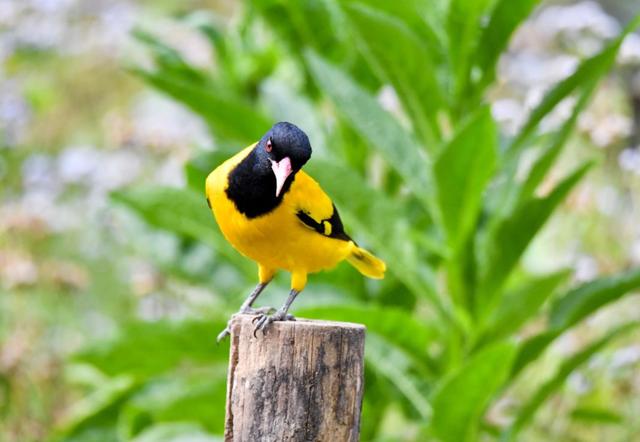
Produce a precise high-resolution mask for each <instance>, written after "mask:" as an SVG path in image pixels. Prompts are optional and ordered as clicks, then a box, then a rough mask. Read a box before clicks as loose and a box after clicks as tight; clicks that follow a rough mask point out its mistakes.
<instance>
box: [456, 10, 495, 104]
mask: <svg viewBox="0 0 640 442" xmlns="http://www.w3.org/2000/svg"><path fill="white" fill-rule="evenodd" d="M490 3H491V0H451V1H450V2H449V13H448V17H447V35H448V38H449V54H450V60H451V70H452V72H453V78H454V89H453V96H454V100H455V101H456V102H458V101H461V100H464V99H465V97H464V95H463V94H464V93H465V90H466V88H467V86H468V84H469V81H470V79H471V78H470V76H471V60H472V56H473V51H474V50H476V45H477V43H478V37H479V33H480V24H481V18H482V16H483V15H484V13H485V11H486V9H487V7H488V6H489V5H490Z"/></svg>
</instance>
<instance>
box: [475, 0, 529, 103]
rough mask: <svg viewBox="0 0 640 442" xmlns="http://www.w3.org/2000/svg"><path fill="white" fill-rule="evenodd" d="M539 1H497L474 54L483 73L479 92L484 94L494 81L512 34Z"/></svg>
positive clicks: (478, 87)
mask: <svg viewBox="0 0 640 442" xmlns="http://www.w3.org/2000/svg"><path fill="white" fill-rule="evenodd" d="M539 1H540V0H518V1H513V0H498V1H497V3H496V5H495V6H494V8H493V10H492V12H491V18H490V19H489V24H488V25H487V26H486V27H485V28H484V29H483V31H482V35H481V36H480V42H479V43H478V46H477V49H476V51H475V54H474V56H475V64H476V65H477V67H478V68H480V70H481V71H482V77H481V79H480V81H479V82H478V84H477V85H476V88H477V92H482V91H483V90H484V88H485V87H486V86H487V85H488V84H489V83H491V82H492V81H493V80H494V78H495V70H496V65H497V64H498V59H499V58H500V55H501V54H502V53H503V52H504V51H505V49H506V48H507V46H508V44H509V40H510V38H511V34H512V33H513V31H515V29H516V28H517V27H518V25H519V24H520V23H522V22H523V21H524V20H525V19H526V18H527V17H528V16H529V14H530V13H531V11H532V10H533V8H534V7H535V6H536V5H537V4H538V3H539Z"/></svg>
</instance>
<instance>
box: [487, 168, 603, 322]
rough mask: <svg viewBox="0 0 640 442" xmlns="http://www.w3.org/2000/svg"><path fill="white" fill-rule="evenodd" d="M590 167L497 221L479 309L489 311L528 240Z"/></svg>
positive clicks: (490, 240) (571, 175)
mask: <svg viewBox="0 0 640 442" xmlns="http://www.w3.org/2000/svg"><path fill="white" fill-rule="evenodd" d="M590 167H591V163H587V164H585V165H583V166H582V167H579V168H578V169H577V170H576V171H574V172H573V173H571V174H570V175H569V176H568V177H566V178H565V179H564V180H562V181H561V182H560V183H559V184H558V185H557V186H556V187H555V188H554V189H553V190H552V191H551V192H550V193H549V194H548V195H547V196H546V197H544V198H531V199H530V200H529V201H527V202H526V203H524V204H522V205H520V206H519V207H518V208H516V210H515V211H514V213H513V214H512V216H510V217H509V218H506V219H504V220H503V221H502V222H500V223H499V224H498V225H497V227H496V228H495V231H493V232H491V233H490V239H489V242H488V244H487V250H486V254H487V256H486V257H484V258H485V261H484V262H486V263H487V264H486V267H485V268H486V271H485V272H484V274H483V277H482V282H481V291H480V293H481V294H482V299H484V301H483V302H482V306H483V307H484V310H485V312H488V311H491V310H492V309H493V308H494V307H495V306H494V300H495V299H497V294H498V293H499V290H500V288H501V287H502V285H503V284H504V282H505V281H506V279H507V277H508V276H509V275H510V274H511V271H512V270H513V268H514V267H515V265H516V264H517V262H518V260H519V259H520V257H521V256H522V254H523V253H524V251H525V250H526V248H527V246H528V245H529V243H530V242H531V240H532V239H533V238H534V237H535V235H536V234H537V232H538V231H539V230H540V228H542V226H543V225H544V224H545V222H546V221H547V219H549V217H550V216H551V214H552V213H553V211H554V210H555V209H556V208H557V207H558V205H559V204H560V203H561V202H562V201H563V200H564V198H565V197H566V196H567V194H568V193H569V192H570V191H571V189H573V187H574V186H575V185H576V184H577V183H578V182H579V181H580V179H581V178H582V177H583V176H584V174H585V173H586V172H587V171H588V170H589V168H590Z"/></svg>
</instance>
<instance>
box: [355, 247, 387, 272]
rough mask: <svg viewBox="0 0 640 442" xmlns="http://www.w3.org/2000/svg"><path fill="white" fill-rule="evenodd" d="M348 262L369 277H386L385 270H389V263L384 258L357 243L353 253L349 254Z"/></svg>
mask: <svg viewBox="0 0 640 442" xmlns="http://www.w3.org/2000/svg"><path fill="white" fill-rule="evenodd" d="M347 262H349V264H351V265H352V266H354V267H355V268H356V269H358V271H359V272H360V273H362V274H363V275H364V276H368V277H369V278H374V279H382V278H384V272H385V270H387V265H386V264H385V263H384V261H383V260H381V259H380V258H377V257H375V256H373V254H372V253H370V252H368V251H366V250H365V249H362V248H360V247H358V246H356V245H355V244H354V247H353V250H352V251H351V254H350V255H349V256H347Z"/></svg>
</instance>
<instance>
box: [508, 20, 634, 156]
mask: <svg viewBox="0 0 640 442" xmlns="http://www.w3.org/2000/svg"><path fill="white" fill-rule="evenodd" d="M638 26H640V15H639V16H636V17H635V18H634V19H633V20H632V21H631V22H630V23H629V24H628V25H627V27H626V28H625V30H624V31H623V32H622V33H621V34H620V35H619V36H618V37H616V38H615V39H613V40H612V41H611V42H610V43H609V44H608V45H607V46H605V48H604V49H603V50H602V51H600V52H599V53H598V54H596V55H594V56H593V57H591V58H588V59H586V60H584V61H583V62H582V63H581V64H580V65H579V66H578V68H577V69H576V71H575V72H574V73H573V74H572V75H570V76H569V77H567V78H566V79H564V80H562V81H561V82H559V83H558V84H556V85H555V86H554V87H553V88H552V89H551V90H550V91H549V92H548V93H547V94H546V95H545V97H544V98H543V100H542V102H541V103H540V104H539V105H538V106H537V107H536V108H535V109H534V110H533V111H532V112H531V115H530V116H529V119H528V120H527V122H526V123H525V125H524V126H523V128H522V130H521V131H520V133H519V134H518V136H517V137H516V138H515V139H514V140H513V142H512V143H511V145H510V146H509V147H508V149H507V152H506V155H507V158H508V159H510V158H513V157H514V156H516V155H518V154H519V152H520V151H521V150H522V148H523V146H524V144H525V142H526V141H527V140H528V139H529V137H530V136H531V135H532V134H533V132H534V131H535V129H536V128H537V127H538V125H539V124H540V122H541V121H542V119H543V118H544V117H545V116H547V115H548V114H549V113H550V112H551V110H553V108H554V107H555V106H556V105H557V104H558V103H560V102H561V101H562V100H563V99H565V98H567V97H568V96H569V95H570V94H571V93H573V92H574V91H576V90H577V89H578V88H579V87H583V86H584V87H589V85H591V84H593V83H595V82H596V81H597V80H598V79H600V78H601V77H602V76H603V75H605V74H606V73H607V72H608V71H609V69H610V68H611V66H612V65H613V63H614V62H615V60H616V55H617V54H618V50H619V49H620V45H621V44H622V41H623V40H624V38H625V37H626V36H627V35H628V34H629V33H630V32H632V31H634V30H635V29H636V28H637V27H638Z"/></svg>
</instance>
